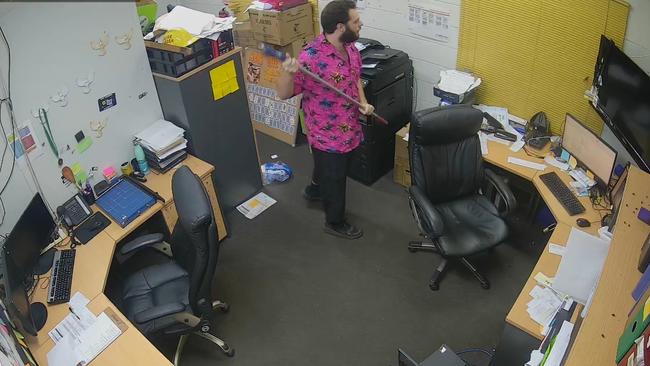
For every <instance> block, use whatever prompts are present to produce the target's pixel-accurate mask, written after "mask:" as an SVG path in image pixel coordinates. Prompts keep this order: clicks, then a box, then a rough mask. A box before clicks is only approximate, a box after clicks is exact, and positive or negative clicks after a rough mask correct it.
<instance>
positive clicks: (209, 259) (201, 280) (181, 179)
mask: <svg viewBox="0 0 650 366" xmlns="http://www.w3.org/2000/svg"><path fill="white" fill-rule="evenodd" d="M172 193H173V194H174V203H175V205H176V211H177V212H178V222H176V225H175V226H174V232H173V233H172V237H171V243H170V244H171V247H172V253H173V256H174V260H175V261H176V263H178V264H179V265H180V266H181V267H183V268H184V269H185V270H186V271H187V273H189V275H190V292H189V302H190V305H191V306H192V309H193V310H194V313H195V314H198V313H199V312H200V311H199V307H198V305H197V301H198V300H199V299H201V298H203V299H205V300H206V301H208V303H210V304H211V303H212V296H211V289H212V278H213V277H214V271H215V268H216V264H217V257H218V255H219V241H218V239H217V238H218V236H217V225H216V224H215V222H214V218H213V216H212V205H211V204H210V198H209V197H208V194H207V192H206V191H205V188H204V187H203V184H201V180H199V178H198V177H197V176H196V175H194V173H192V171H191V170H190V169H189V168H188V167H187V166H182V167H180V168H178V170H177V171H176V172H175V173H174V176H173V177H172Z"/></svg>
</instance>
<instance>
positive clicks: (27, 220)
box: [5, 193, 57, 276]
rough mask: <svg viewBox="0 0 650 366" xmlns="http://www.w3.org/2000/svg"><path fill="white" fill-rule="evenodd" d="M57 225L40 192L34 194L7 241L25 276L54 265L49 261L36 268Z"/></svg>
mask: <svg viewBox="0 0 650 366" xmlns="http://www.w3.org/2000/svg"><path fill="white" fill-rule="evenodd" d="M56 229H57V226H56V223H55V222H54V219H53V218H52V215H50V211H49V210H48V209H47V206H46V205H45V202H44V201H43V198H42V197H41V195H40V194H38V193H37V194H36V195H34V197H33V198H32V200H31V201H30V202H29V205H27V208H25V211H23V213H22V215H20V218H19V219H18V222H17V223H16V225H15V226H14V228H13V229H12V230H11V233H10V234H9V236H8V237H7V240H6V242H5V249H6V250H7V251H8V253H9V254H10V255H11V257H12V259H13V261H14V263H16V265H17V266H18V267H19V268H23V269H24V271H25V276H31V275H32V274H43V273H46V272H47V271H48V270H49V268H50V266H51V265H52V262H51V259H52V258H53V253H52V258H47V260H50V262H49V263H47V260H46V261H45V262H46V264H45V265H44V266H42V267H46V268H36V267H37V264H38V260H39V256H40V254H41V251H42V250H43V249H45V247H47V246H48V245H49V244H50V243H51V242H52V239H53V234H54V233H55V232H56Z"/></svg>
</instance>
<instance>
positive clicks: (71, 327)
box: [47, 292, 97, 343]
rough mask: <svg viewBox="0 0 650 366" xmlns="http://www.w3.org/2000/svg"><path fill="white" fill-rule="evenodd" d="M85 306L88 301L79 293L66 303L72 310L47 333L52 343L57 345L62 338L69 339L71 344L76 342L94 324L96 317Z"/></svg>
mask: <svg viewBox="0 0 650 366" xmlns="http://www.w3.org/2000/svg"><path fill="white" fill-rule="evenodd" d="M86 304H88V299H87V298H86V297H85V296H84V295H82V294H81V293H79V292H77V293H76V294H74V296H72V298H71V299H70V302H69V303H68V306H69V307H70V309H71V310H72V311H71V312H70V314H68V316H66V317H65V318H63V320H61V322H59V324H57V325H56V327H54V329H52V330H51V331H50V332H49V333H47V334H48V335H49V336H50V338H52V340H53V341H54V343H59V342H61V340H62V339H64V338H70V339H72V341H73V342H77V341H78V340H79V337H80V336H81V334H82V333H83V331H85V330H86V329H88V328H89V327H90V326H91V325H93V323H95V321H96V320H97V317H96V316H95V314H93V313H92V312H91V311H90V310H88V308H87V307H86Z"/></svg>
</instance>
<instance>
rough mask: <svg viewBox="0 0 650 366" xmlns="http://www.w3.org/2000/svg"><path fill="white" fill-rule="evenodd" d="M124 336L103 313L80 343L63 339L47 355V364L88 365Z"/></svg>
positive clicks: (86, 330) (84, 334)
mask: <svg viewBox="0 0 650 366" xmlns="http://www.w3.org/2000/svg"><path fill="white" fill-rule="evenodd" d="M120 334H122V331H121V330H120V328H118V327H117V325H115V323H113V321H112V320H111V319H110V318H109V317H108V315H106V313H101V314H99V316H98V317H97V320H96V321H95V322H94V323H93V324H92V325H91V326H90V327H88V328H87V329H85V330H84V331H82V332H81V333H80V335H79V338H78V341H75V340H74V339H73V338H71V337H65V338H63V339H61V340H60V341H59V342H58V343H57V344H56V345H55V346H54V348H52V349H51V350H50V352H48V353H47V362H48V365H51V366H76V365H78V364H80V363H81V364H82V365H87V364H88V363H90V361H92V360H93V359H95V357H97V356H98V355H99V354H100V353H102V351H104V350H105V349H106V347H108V346H109V345H110V344H111V343H113V341H114V340H115V339H117V337H119V336H120Z"/></svg>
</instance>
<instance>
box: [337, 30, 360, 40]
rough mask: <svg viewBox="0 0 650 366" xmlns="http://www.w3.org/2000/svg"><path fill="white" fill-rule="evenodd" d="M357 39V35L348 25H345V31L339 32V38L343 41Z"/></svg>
mask: <svg viewBox="0 0 650 366" xmlns="http://www.w3.org/2000/svg"><path fill="white" fill-rule="evenodd" d="M357 39H359V36H358V35H357V34H356V33H354V32H353V31H352V30H351V29H350V28H348V27H345V32H344V33H343V34H341V37H340V38H339V40H340V41H341V42H343V43H352V42H355V41H356V40H357Z"/></svg>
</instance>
